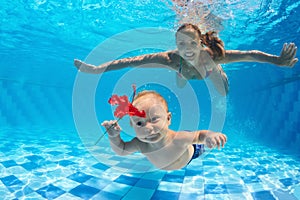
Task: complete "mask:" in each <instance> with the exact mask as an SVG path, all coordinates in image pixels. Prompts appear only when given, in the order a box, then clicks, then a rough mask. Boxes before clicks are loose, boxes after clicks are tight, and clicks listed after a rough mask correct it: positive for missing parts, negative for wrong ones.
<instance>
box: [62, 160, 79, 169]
mask: <svg viewBox="0 0 300 200" xmlns="http://www.w3.org/2000/svg"><path fill="white" fill-rule="evenodd" d="M58 164H59V165H61V166H64V167H66V166H69V165H74V164H75V163H74V162H72V161H70V160H60V161H58Z"/></svg>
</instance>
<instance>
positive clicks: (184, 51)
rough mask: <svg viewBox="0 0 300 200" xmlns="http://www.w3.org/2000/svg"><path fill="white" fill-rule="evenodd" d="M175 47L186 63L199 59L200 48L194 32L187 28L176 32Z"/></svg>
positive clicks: (197, 36) (198, 39)
mask: <svg viewBox="0 0 300 200" xmlns="http://www.w3.org/2000/svg"><path fill="white" fill-rule="evenodd" d="M176 45H177V48H178V51H179V55H180V56H181V57H182V58H183V59H185V60H186V61H189V62H194V61H195V60H196V58H199V54H200V50H201V49H202V47H201V42H200V38H199V35H198V33H197V31H196V30H194V29H191V28H187V29H183V30H180V31H179V32H177V34H176Z"/></svg>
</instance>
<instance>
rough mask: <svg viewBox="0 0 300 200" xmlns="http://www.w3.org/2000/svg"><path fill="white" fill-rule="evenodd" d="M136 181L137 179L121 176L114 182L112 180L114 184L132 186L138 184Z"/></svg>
mask: <svg viewBox="0 0 300 200" xmlns="http://www.w3.org/2000/svg"><path fill="white" fill-rule="evenodd" d="M138 180H139V178H135V177H131V176H124V175H121V176H119V177H118V178H117V179H116V180H114V182H117V183H123V184H126V185H131V186H133V185H135V184H136V182H138Z"/></svg>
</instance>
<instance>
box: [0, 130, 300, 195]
mask: <svg viewBox="0 0 300 200" xmlns="http://www.w3.org/2000/svg"><path fill="white" fill-rule="evenodd" d="M57 134H59V135H60V136H59V138H58V137H57ZM1 140H2V141H4V142H3V143H2V144H1V146H0V150H1V154H0V160H1V162H0V163H1V167H0V169H1V177H0V180H1V184H0V194H1V196H2V197H4V198H3V199H128V200H129V199H211V200H215V199H233V200H235V199H263V200H272V199H284V200H286V199H299V198H300V185H299V183H300V169H299V166H300V161H299V159H296V158H295V157H293V156H291V155H288V154H283V153H282V152H280V151H278V150H275V149H273V148H269V147H266V146H264V145H262V144H259V143H257V142H255V141H251V140H248V141H246V140H242V141H239V142H229V143H228V145H226V148H224V149H223V150H220V151H219V150H213V152H210V153H209V154H208V155H206V156H205V157H203V158H198V159H196V160H193V161H192V162H191V163H190V164H189V165H188V166H187V167H185V168H184V169H181V170H175V171H160V170H155V171H150V172H148V173H130V172H127V171H126V170H125V169H124V168H123V169H122V166H124V165H126V166H129V165H130V164H131V165H132V167H138V165H139V164H136V163H134V162H130V161H128V160H127V159H126V158H122V157H119V156H116V155H113V154H106V155H105V151H101V152H102V153H103V154H104V155H103V157H106V159H107V163H109V164H112V167H109V165H105V164H103V163H101V162H99V161H98V160H97V159H95V158H94V157H93V156H92V155H91V154H90V152H88V151H87V150H86V149H85V147H84V146H83V145H82V142H81V140H80V139H79V138H78V137H77V135H76V133H75V132H68V131H66V130H64V131H62V130H60V131H59V130H42V129H41V130H32V131H28V130H27V131H24V130H5V131H2V132H1ZM99 146H101V148H104V149H105V148H106V147H108V145H107V143H106V144H105V143H104V142H102V143H100V145H99ZM107 163H106V164H107ZM116 167H120V169H121V170H116Z"/></svg>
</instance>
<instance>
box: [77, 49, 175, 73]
mask: <svg viewBox="0 0 300 200" xmlns="http://www.w3.org/2000/svg"><path fill="white" fill-rule="evenodd" d="M174 53H175V51H168V52H161V53H154V54H146V55H141V56H135V57H130V58H123V59H119V60H114V61H110V62H107V63H103V64H101V65H99V66H95V65H92V64H87V63H85V62H83V61H81V60H78V59H75V60H74V65H75V67H76V68H77V69H78V70H80V71H81V72H85V73H91V74H101V73H103V72H106V71H112V70H119V69H123V68H126V67H144V68H157V67H166V68H167V67H171V68H172V67H173V65H174V64H173V63H174V62H173V61H172V59H171V58H172V57H173V56H172V55H173V54H174Z"/></svg>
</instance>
